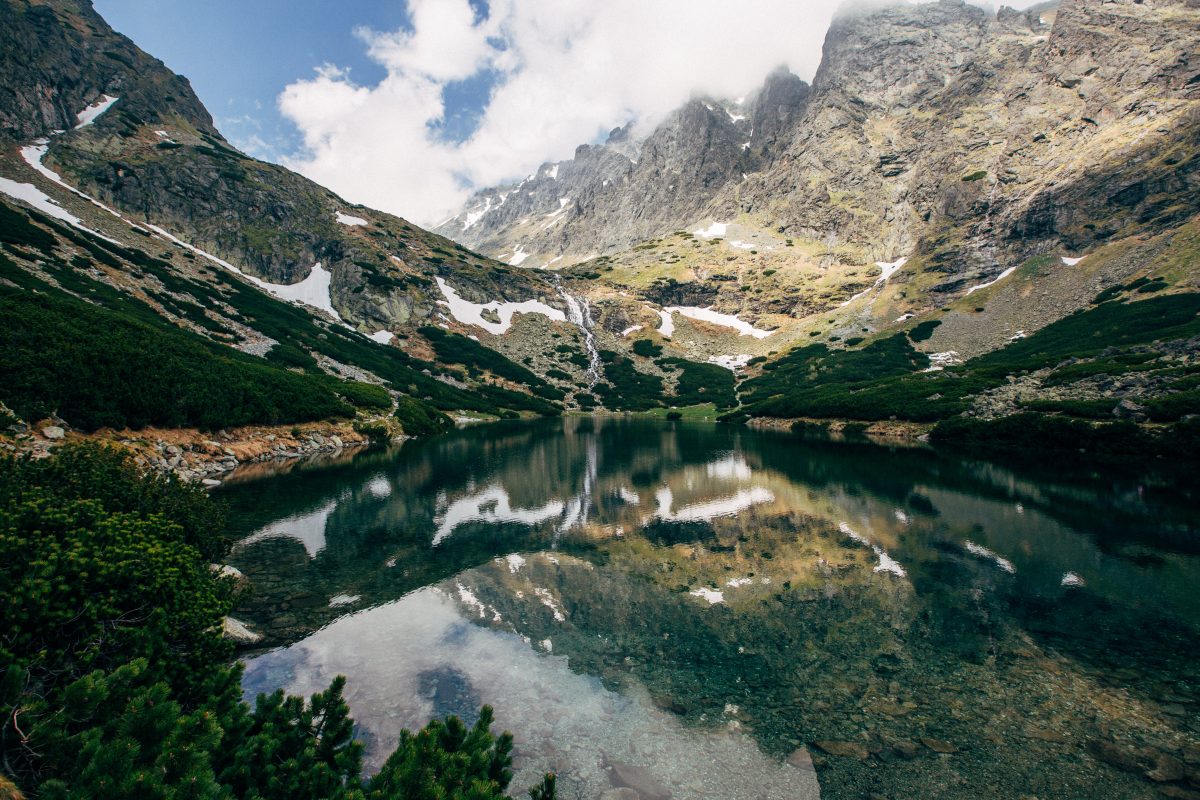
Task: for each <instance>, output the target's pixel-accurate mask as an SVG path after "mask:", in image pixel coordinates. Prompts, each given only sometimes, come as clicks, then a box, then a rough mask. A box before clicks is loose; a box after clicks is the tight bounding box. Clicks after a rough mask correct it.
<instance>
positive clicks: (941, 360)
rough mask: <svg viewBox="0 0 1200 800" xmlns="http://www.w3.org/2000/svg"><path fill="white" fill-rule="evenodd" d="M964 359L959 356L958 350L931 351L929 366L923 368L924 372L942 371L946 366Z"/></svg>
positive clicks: (951, 365)
mask: <svg viewBox="0 0 1200 800" xmlns="http://www.w3.org/2000/svg"><path fill="white" fill-rule="evenodd" d="M961 363H962V359H961V358H959V357H958V351H957V350H947V351H946V352H944V353H930V354H929V366H928V367H926V368H925V369H923V370H921V371H922V372H941V371H942V370H944V369H945V368H946V367H953V366H955V365H957V364H961Z"/></svg>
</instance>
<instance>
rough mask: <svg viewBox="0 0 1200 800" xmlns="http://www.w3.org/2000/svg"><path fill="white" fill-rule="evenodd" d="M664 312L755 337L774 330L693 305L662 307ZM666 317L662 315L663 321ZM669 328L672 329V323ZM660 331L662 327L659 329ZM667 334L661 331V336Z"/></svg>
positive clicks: (731, 315) (758, 337)
mask: <svg viewBox="0 0 1200 800" xmlns="http://www.w3.org/2000/svg"><path fill="white" fill-rule="evenodd" d="M663 312H664V313H666V314H675V313H678V314H682V315H683V316H685V317H688V318H690V319H698V320H701V321H703V322H711V323H712V324H713V325H720V326H722V327H724V328H733V329H734V330H735V331H737V332H738V335H740V336H753V337H754V338H755V339H765V338H767V337H768V336H770V335H771V334H773V333H774V332H775V331H764V330H762V329H761V328H756V327H754V326H753V325H751V324H750V323H749V322H745V321H744V320H741V319H738V316H737V315H736V314H722V313H720V312H719V311H713V310H712V309H710V308H696V307H694V306H668V307H667V308H664V309H663ZM665 320H666V318H665V317H664V322H665ZM671 329H672V330H674V324H672V326H671ZM659 332H662V328H660V329H659ZM668 335H669V334H667V333H663V336H668Z"/></svg>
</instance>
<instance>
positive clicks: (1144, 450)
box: [930, 413, 1200, 458]
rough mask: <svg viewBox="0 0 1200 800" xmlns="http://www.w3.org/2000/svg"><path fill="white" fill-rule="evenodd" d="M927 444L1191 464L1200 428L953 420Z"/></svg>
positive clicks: (1053, 419) (1042, 418)
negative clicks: (1188, 460) (1186, 460)
mask: <svg viewBox="0 0 1200 800" xmlns="http://www.w3.org/2000/svg"><path fill="white" fill-rule="evenodd" d="M930 440H931V441H933V442H934V443H936V444H941V445H948V446H953V447H961V448H967V449H970V450H972V451H979V450H996V451H1015V452H1039V451H1047V450H1049V451H1059V452H1064V453H1078V452H1080V451H1083V452H1087V453H1090V454H1092V455H1099V456H1113V457H1118V456H1119V457H1128V456H1140V457H1146V456H1151V455H1155V454H1161V455H1172V456H1182V457H1187V458H1195V457H1196V456H1197V455H1200V422H1197V421H1195V420H1193V421H1191V422H1187V423H1179V424H1178V425H1176V426H1175V427H1174V428H1173V429H1171V430H1167V431H1162V432H1152V431H1148V430H1146V429H1144V428H1142V427H1140V426H1138V425H1137V424H1135V423H1133V422H1124V421H1121V422H1103V423H1096V422H1085V421H1083V420H1077V419H1067V418H1064V417H1057V416H1048V415H1045V414H1035V413H1027V414H1013V415H1011V416H1008V417H1002V418H1000V419H995V420H978V419H972V418H970V417H956V418H954V419H947V420H943V421H941V422H939V423H938V424H937V425H936V426H935V427H934V429H933V431H932V432H931V433H930Z"/></svg>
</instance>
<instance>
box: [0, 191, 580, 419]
mask: <svg viewBox="0 0 1200 800" xmlns="http://www.w3.org/2000/svg"><path fill="white" fill-rule="evenodd" d="M51 233H54V234H57V235H58V237H59V238H60V239H62V240H65V241H67V242H70V243H71V244H72V245H74V246H76V247H78V248H79V249H81V250H83V251H84V253H86V256H83V257H76V258H75V259H74V261H73V262H72V263H71V264H68V263H65V259H61V258H59V257H58V256H57V255H56V251H55V245H56V242H55V240H54V237H53V236H51ZM0 237H2V238H0V241H3V242H4V243H5V244H6V246H10V247H14V248H18V249H31V248H32V249H35V250H40V251H41V252H43V254H44V255H46V256H47V258H46V260H45V262H44V268H45V269H46V270H47V272H48V273H49V274H50V275H51V276H52V277H53V278H54V280H55V281H56V282H57V283H58V284H59V285H60V286H61V287H62V289H63V290H66V291H68V292H71V293H73V294H75V295H76V296H78V297H80V298H83V299H85V300H87V301H90V302H91V303H94V304H95V305H97V306H100V307H101V309H100V310H99V311H101V312H102V311H107V312H110V313H111V314H114V315H116V316H115V317H113V316H110V317H106V318H104V319H106V320H114V319H117V318H119V317H123V318H124V319H121V320H120V323H121V324H120V326H119V330H120V334H121V336H120V338H121V341H116V342H110V341H109V340H108V339H106V338H105V336H107V335H108V334H107V331H104V334H105V336H101V337H100V338H97V337H96V336H95V334H96V332H97V331H98V330H103V328H104V326H103V324H102V323H100V322H99V321H98V320H99V319H100V317H101V314H100V313H98V310H97V309H96V308H94V307H92V306H83V305H80V304H79V302H78V301H77V300H75V299H74V298H71V297H64V292H63V291H61V290H60V289H58V288H56V287H54V286H53V285H51V284H49V283H47V282H45V281H43V280H40V279H39V278H37V277H36V276H34V275H32V274H31V273H29V272H26V271H25V270H23V269H21V268H19V267H17V265H16V264H15V263H13V262H12V261H11V260H10V259H8V258H7V257H6V256H5V255H4V254H3V253H0V275H3V277H4V278H6V279H8V280H10V281H12V282H13V283H15V284H16V285H17V286H20V287H23V288H26V289H34V290H36V291H37V292H39V293H41V294H42V295H44V296H47V297H50V298H52V299H47V300H45V301H44V302H46V303H48V304H50V305H56V304H57V305H59V306H61V307H62V309H66V310H65V311H63V312H62V314H63V315H65V316H72V317H74V316H78V317H80V319H79V320H72V326H71V332H72V333H73V334H75V335H73V336H71V337H70V338H71V339H72V340H73V341H70V342H67V341H64V340H65V339H66V338H68V337H67V336H66V332H60V333H59V334H57V335H55V333H54V331H53V330H51V326H50V325H49V324H46V325H38V324H37V320H36V319H35V317H36V315H32V316H31V317H27V318H26V319H25V322H26V323H28V324H27V325H26V326H25V327H26V330H25V331H24V333H23V334H22V335H23V336H24V341H23V343H22V347H23V350H22V351H21V352H20V353H19V354H18V355H17V356H12V357H10V358H9V359H8V360H7V362H6V361H4V360H3V357H2V356H0V368H6V367H8V366H15V365H16V363H17V359H18V357H19V358H20V359H24V361H23V364H24V365H33V366H35V367H37V369H38V370H39V372H37V373H35V374H33V375H32V376H31V378H30V380H33V381H38V382H41V385H37V386H29V387H18V388H19V389H20V393H21V394H22V397H23V398H24V399H25V400H26V401H27V403H28V410H30V413H44V410H53V408H54V404H55V403H57V402H58V395H55V394H53V390H55V389H56V388H58V387H56V386H55V385H53V383H47V382H46V381H45V380H44V377H45V375H46V374H51V375H53V374H57V373H59V372H61V373H63V374H62V375H61V376H60V377H62V379H63V380H65V381H71V380H72V378H71V376H70V375H69V374H66V372H67V371H66V369H65V364H63V365H62V368H61V369H59V368H57V367H58V365H59V364H60V361H59V356H60V353H61V355H62V356H65V357H66V358H67V359H71V360H75V361H87V360H89V356H90V355H91V354H96V355H99V356H101V357H103V356H104V355H105V354H104V352H103V350H104V349H105V348H108V347H110V346H112V345H116V346H117V347H121V348H122V349H125V350H127V352H123V353H111V354H110V358H109V361H110V362H112V363H114V364H118V365H119V364H121V362H122V361H124V360H125V357H126V356H135V355H137V354H138V348H137V347H135V346H134V343H133V342H132V341H131V340H130V338H129V337H136V338H138V339H145V338H146V337H145V336H144V335H143V334H145V333H147V332H153V334H154V337H160V336H161V337H162V342H161V343H156V342H153V341H151V342H150V344H151V345H154V346H156V347H159V348H161V349H165V350H168V351H170V355H171V356H172V357H171V358H169V359H167V360H166V361H162V362H160V363H158V364H157V365H156V364H155V363H154V362H153V361H152V360H151V358H150V355H151V353H152V352H153V351H147V352H146V353H145V354H144V355H145V357H143V358H142V359H141V360H140V361H137V362H135V363H133V364H127V365H126V366H127V368H128V369H127V371H126V372H125V373H123V374H124V375H125V376H126V377H128V378H134V380H123V381H122V385H123V387H124V388H122V387H118V386H116V385H115V381H110V382H109V383H108V385H104V384H105V382H103V381H102V382H100V385H95V384H93V385H92V386H91V387H88V386H86V385H84V384H83V382H82V379H81V380H79V381H76V383H77V384H78V385H79V387H80V388H81V389H83V390H84V391H85V393H86V392H87V391H89V390H90V392H92V393H94V394H98V395H104V397H103V398H102V399H103V400H104V403H105V407H104V408H101V409H97V410H95V412H94V416H93V417H89V418H88V419H86V420H85V419H84V418H73V417H72V416H71V415H70V414H69V412H68V411H67V410H66V408H65V407H64V408H60V409H59V413H60V414H61V415H62V416H64V417H65V418H67V419H68V421H70V422H71V423H72V424H73V425H76V426H77V427H81V428H89V427H96V426H101V425H119V424H129V425H138V424H163V425H168V424H190V425H199V426H210V427H211V426H222V427H223V426H227V425H237V424H242V423H243V422H255V423H266V422H271V421H283V422H298V421H304V420H309V419H318V418H323V417H328V416H347V415H351V414H353V409H352V408H351V406H350V405H347V404H346V403H344V402H342V401H341V400H339V399H338V397H337V396H338V395H340V396H342V397H344V398H345V399H346V400H347V401H349V402H350V403H351V404H354V405H358V406H360V407H363V408H384V407H385V406H383V405H382V395H380V394H379V390H370V389H368V390H362V389H361V388H360V387H338V386H334V385H333V384H331V383H330V382H329V381H328V380H327V379H326V376H325V375H324V373H322V372H321V371H320V369H319V367H318V365H317V359H316V358H315V356H325V357H328V358H330V359H333V360H335V361H337V362H339V363H342V364H351V365H354V366H356V367H359V368H361V369H364V370H367V371H369V372H371V373H373V374H375V375H377V376H378V377H380V378H381V379H382V380H384V381H385V382H386V383H387V385H388V386H390V388H392V389H393V390H395V391H397V392H400V393H402V394H407V395H409V396H411V397H412V398H414V400H416V401H418V402H426V403H429V404H430V405H432V406H433V407H435V408H439V409H444V410H449V409H461V410H466V411H477V412H480V413H484V414H494V415H497V416H503V415H512V414H513V413H514V412H516V411H530V412H534V413H538V414H544V415H551V414H556V413H559V411H560V407H559V406H558V405H556V402H555V401H556V400H561V399H562V398H561V396H560V395H557V394H556V393H557V390H556V389H554V388H553V387H549V385H548V384H545V385H546V387H547V389H546V390H545V391H544V394H545V396H544V397H530V396H529V395H526V394H524V393H521V392H513V391H509V390H505V389H502V388H500V387H493V386H489V385H486V384H483V385H480V386H477V387H473V388H472V389H470V390H463V389H459V388H456V387H454V386H451V385H449V384H447V383H444V382H442V381H439V380H437V379H436V378H434V377H433V376H431V375H427V374H424V371H425V370H426V369H428V368H429V366H430V365H429V364H428V363H427V362H424V361H420V360H418V359H415V358H413V357H411V356H409V355H408V354H407V353H405V352H404V351H402V350H401V349H400V348H396V347H389V346H386V345H381V344H379V343H377V342H373V341H371V340H370V339H368V338H366V337H364V336H362V335H361V334H359V333H357V332H355V331H352V330H349V329H347V328H345V327H344V326H341V325H331V324H327V323H324V322H323V321H319V320H318V319H317V318H314V317H313V316H312V315H311V314H309V313H308V312H307V311H305V310H304V309H302V308H298V307H297V306H295V305H292V304H290V303H284V302H281V301H279V300H277V299H276V298H273V297H271V296H269V295H267V294H266V293H264V292H262V291H260V290H258V289H256V288H254V287H251V286H248V285H245V284H242V283H240V282H237V281H224V280H222V279H221V278H218V280H217V282H215V283H206V282H203V281H198V280H194V279H191V278H187V277H184V276H181V275H179V274H178V273H177V272H176V271H175V270H174V268H173V267H172V266H171V265H170V264H169V263H167V262H166V261H163V260H161V259H158V258H154V257H152V256H150V255H148V254H147V253H145V252H143V251H141V250H138V249H136V248H129V247H124V246H122V245H117V244H113V243H111V242H108V241H105V240H103V239H99V238H96V237H92V236H89V235H87V234H85V233H83V232H80V231H78V230H76V229H74V228H70V227H68V226H65V225H61V224H59V223H58V222H57V221H56V220H52V219H50V218H48V217H46V216H45V215H42V214H39V213H38V212H29V213H28V214H27V215H26V214H21V213H19V212H16V211H13V210H11V209H9V208H8V207H7V206H5V207H4V210H3V212H0ZM190 255H191V254H190V253H184V256H185V257H188V256H190ZM93 262H95V263H98V264H103V265H104V266H106V267H110V268H112V269H119V270H122V271H132V273H133V274H134V275H135V276H138V275H143V274H150V275H153V276H154V277H155V278H157V279H158V280H159V281H160V282H161V283H162V284H163V286H164V287H165V288H166V290H167V292H169V293H170V294H166V293H163V292H157V293H156V295H155V299H156V300H157V301H158V302H160V303H161V304H162V305H163V306H164V307H165V308H167V310H168V311H170V312H171V313H173V314H175V315H177V316H180V317H184V318H187V319H189V320H191V321H192V322H195V323H197V324H200V325H203V326H204V327H206V328H208V329H210V330H212V331H213V333H214V338H221V339H223V340H228V339H233V338H235V337H234V336H233V334H232V332H230V331H227V330H225V329H224V328H223V327H222V326H220V325H219V324H217V323H216V322H215V321H214V320H213V319H211V318H210V317H208V316H207V315H206V314H205V311H206V310H209V311H216V312H217V313H220V314H222V315H226V316H231V317H232V318H233V319H235V320H236V321H238V322H241V323H243V324H245V325H247V326H250V327H252V328H254V329H255V330H257V331H259V332H261V333H262V334H264V335H265V336H269V337H270V338H272V339H274V340H275V341H276V342H278V344H277V345H275V346H274V347H273V348H271V351H269V352H268V354H267V356H266V359H265V362H266V363H264V359H260V358H257V357H253V356H248V355H245V354H243V353H240V352H238V351H234V350H230V349H228V348H225V347H221V346H219V345H216V344H214V343H213V342H212V341H211V340H208V339H205V338H204V337H201V336H198V335H195V334H192V333H190V332H189V331H187V330H184V329H181V328H179V327H178V326H175V325H172V324H170V323H169V322H168V321H166V320H164V319H163V317H161V316H160V315H159V314H158V313H157V312H156V311H155V310H154V309H152V308H151V307H150V306H148V305H147V304H145V303H143V302H141V301H140V300H138V299H137V298H135V297H133V296H132V295H129V294H126V293H125V292H122V291H119V290H117V289H114V288H113V287H111V286H109V285H108V284H106V283H103V282H100V281H97V280H95V279H93V278H92V277H90V276H89V275H88V274H87V273H86V271H87V270H89V269H91V268H93V266H94V265H93ZM131 268H132V270H131ZM11 295H12V292H11V290H6V296H8V297H11ZM5 302H12V303H16V304H17V305H22V304H27V303H29V302H31V301H30V300H29V299H28V298H26V299H24V300H11V301H9V300H6V301H5ZM63 304H65V306H64V305H63ZM231 308H232V309H233V310H232V311H230V309H231ZM79 309H83V310H86V313H84V314H80V313H79V311H78V310H79ZM60 310H61V309H60ZM133 322H141V323H144V325H145V326H146V327H145V328H143V329H141V330H140V331H139V332H137V333H136V334H135V333H133V332H131V331H130V330H129V324H131V323H133ZM43 330H45V331H47V332H49V333H50V334H51V335H50V336H48V337H42V336H41V335H40V334H41V333H42V332H43ZM5 335H6V336H14V337H15V336H16V335H17V333H16V332H10V331H6V332H5ZM154 337H151V338H152V339H153V338H154ZM460 338H464V337H460ZM466 341H468V342H469V341H471V340H469V339H467V340H466ZM4 343H7V342H4ZM101 343H103V347H102V346H101ZM67 345H69V346H67ZM125 345H129V347H128V348H125ZM64 347H65V349H64ZM486 352H487V353H490V352H491V351H486ZM495 357H496V358H497V359H499V360H501V361H503V360H504V357H503V356H499V355H496V356H495ZM214 358H216V359H217V362H214V363H212V368H211V369H210V363H209V362H213V359H214ZM93 363H95V362H93ZM510 363H511V362H510ZM276 366H278V367H284V368H289V369H287V370H281V369H276V368H274V367H276ZM512 366H516V365H512ZM177 367H178V368H180V371H179V373H178V374H175V375H173V374H171V373H170V372H168V370H170V369H173V368H177ZM294 369H300V370H303V371H305V372H306V373H311V374H312V375H311V377H309V376H305V375H297V374H295V373H294V372H292V371H290V370H294ZM6 375H7V373H0V377H6ZM201 375H206V376H207V383H208V384H209V385H208V386H199V387H197V388H198V389H199V390H200V391H201V394H199V395H193V394H191V393H187V392H183V391H178V392H177V393H176V394H175V395H173V396H171V395H169V394H168V391H167V390H168V388H169V387H171V386H173V387H175V388H177V389H180V388H182V386H183V385H184V384H185V383H186V382H188V381H193V380H194V379H196V378H197V377H198V376H201ZM229 376H231V377H232V380H231V381H223V380H222V379H223V378H225V377H229ZM318 378H319V379H320V380H315V379H318ZM3 383H4V384H5V385H4V386H3V387H2V388H0V399H5V398H6V397H9V396H12V395H13V392H14V391H15V390H11V389H10V387H9V386H8V383H9V382H8V381H3ZM543 383H544V382H543ZM264 384H265V385H272V386H278V387H282V388H281V389H280V390H279V391H277V392H276V391H271V392H262V391H260V387H261V386H262V385H264ZM187 385H193V384H191V383H188V384H187ZM130 387H136V391H137V392H139V393H142V392H143V391H144V390H146V389H149V392H148V393H147V394H148V396H147V397H144V398H140V401H141V402H140V405H139V398H138V397H136V396H134V389H132V388H130ZM6 390H7V391H8V392H9V393H8V394H5V393H4V392H5V391H6ZM204 391H207V392H209V393H210V394H211V395H212V398H211V399H214V400H216V401H218V402H216V404H215V405H212V406H211V407H209V406H207V405H206V404H209V403H210V397H208V396H206V395H204V394H203V392H204ZM113 392H117V393H121V392H124V393H125V394H126V395H129V396H128V397H125V396H122V397H118V398H114V397H112V396H110V395H112V393H113ZM189 402H192V403H193V404H194V405H197V406H201V407H200V408H196V409H191V408H189V409H186V411H187V413H186V414H183V415H182V416H181V413H180V410H179V409H178V408H176V407H175V406H179V405H186V404H187V403H189ZM127 403H128V404H129V405H130V408H129V409H128V410H122V409H121V406H122V405H125V404H127ZM164 404H166V406H164ZM172 404H173V405H172ZM113 405H116V406H117V407H118V411H117V412H113V411H112V410H111V408H109V407H110V406H113ZM101 412H103V413H101ZM127 412H128V413H127ZM134 412H136V413H134ZM91 413H93V412H91V411H89V414H91ZM124 419H128V420H129V421H128V422H123V421H122V420H124ZM147 419H148V420H150V421H149V422H147V421H145V420H147Z"/></svg>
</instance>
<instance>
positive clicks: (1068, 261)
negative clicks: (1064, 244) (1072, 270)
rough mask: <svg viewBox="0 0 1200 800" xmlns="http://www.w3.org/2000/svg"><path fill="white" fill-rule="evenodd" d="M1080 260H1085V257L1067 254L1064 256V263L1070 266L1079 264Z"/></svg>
mask: <svg viewBox="0 0 1200 800" xmlns="http://www.w3.org/2000/svg"><path fill="white" fill-rule="evenodd" d="M1080 261H1083V259H1082V258H1067V257H1066V256H1063V257H1062V263H1064V264H1066V265H1067V266H1068V267H1073V266H1075V265H1076V264H1078V263H1079V262H1080Z"/></svg>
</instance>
